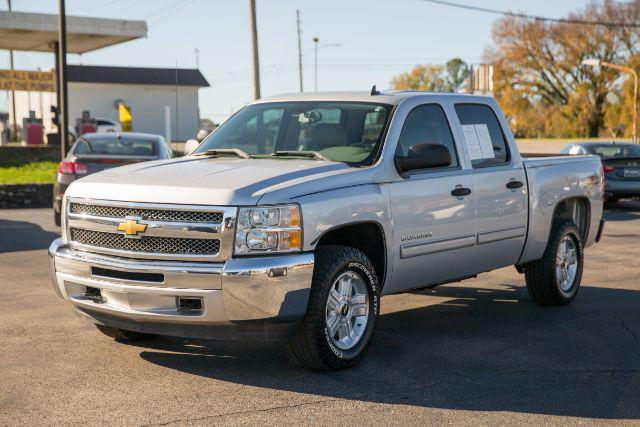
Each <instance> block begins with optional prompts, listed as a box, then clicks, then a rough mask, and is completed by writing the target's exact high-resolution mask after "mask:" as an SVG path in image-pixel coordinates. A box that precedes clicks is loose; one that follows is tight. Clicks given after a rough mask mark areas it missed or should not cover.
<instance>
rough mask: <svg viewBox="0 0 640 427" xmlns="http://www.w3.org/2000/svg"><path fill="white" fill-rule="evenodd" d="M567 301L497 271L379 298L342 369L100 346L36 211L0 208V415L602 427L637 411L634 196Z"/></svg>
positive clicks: (215, 347)
mask: <svg viewBox="0 0 640 427" xmlns="http://www.w3.org/2000/svg"><path fill="white" fill-rule="evenodd" d="M606 217H607V220H608V223H607V227H606V231H605V234H604V237H603V240H602V241H601V242H600V244H598V245H596V246H595V247H592V248H590V249H589V250H587V252H586V261H585V274H584V277H583V282H582V286H583V287H582V289H581V291H580V295H579V296H578V298H577V300H576V301H575V302H574V303H573V304H572V305H571V306H568V307H554V308H544V307H539V306H537V305H536V304H535V303H534V302H533V301H532V300H531V299H530V298H529V296H528V295H527V292H526V289H525V288H524V278H523V277H522V276H520V275H519V274H517V272H516V271H515V269H513V268H507V269H502V270H499V271H496V272H492V273H488V274H484V275H481V276H480V277H478V278H477V279H474V280H469V281H465V282H462V283H459V284H456V285H447V286H443V287H440V288H438V289H436V290H433V291H425V292H421V293H417V294H405V295H396V296H389V297H385V298H383V300H382V316H381V320H380V323H379V330H378V333H377V335H376V337H375V341H374V345H373V347H372V349H371V350H370V352H369V353H368V355H367V356H366V357H365V359H364V360H363V361H362V363H361V364H360V365H358V366H357V367H356V368H354V369H351V370H348V371H344V372H337V373H318V372H313V371H308V370H305V369H303V368H298V367H294V366H291V365H290V364H288V362H287V361H286V359H285V358H284V356H283V355H282V352H281V351H280V347H279V346H277V345H273V344H238V343H235V344H234V343H225V342H213V341H200V340H185V339H178V338H159V339H157V340H154V341H150V342H147V343H145V344H144V346H136V345H127V344H122V343H118V342H115V341H112V340H110V339H108V338H106V337H105V336H103V335H101V334H100V333H99V332H98V331H97V330H95V328H94V327H93V326H92V325H91V324H89V323H87V322H86V321H83V320H81V319H79V318H77V317H76V316H75V315H74V314H73V311H72V309H71V307H70V306H69V305H68V304H66V303H64V302H63V301H61V300H59V299H58V298H57V297H56V296H55V294H54V291H53V289H52V287H51V284H50V282H49V276H48V265H47V255H46V248H47V247H48V244H49V243H50V241H51V240H53V239H54V238H55V237H56V236H57V231H56V229H55V227H54V226H53V221H52V215H51V212H50V210H46V209H42V210H40V209H34V210H0V424H2V425H16V424H54V423H55V424H60V423H63V424H69V423H83V424H102V423H117V424H121V425H144V424H187V423H193V424H258V423H259V424H283V423H284V422H286V423H288V424H294V425H295V424H301V423H304V424H311V423H314V424H315V423H318V424H336V423H339V424H412V425H415V424H433V423H438V424H443V423H447V424H449V423H451V424H454V423H455V424H498V423H499V424H515V423H517V424H524V423H526V424H536V423H537V424H542V423H544V424H548V423H554V424H565V423H566V424H574V423H576V422H582V423H588V424H601V423H604V422H607V421H611V420H613V421H622V420H630V421H632V422H635V423H637V422H638V420H640V281H639V280H638V277H640V247H639V246H640V203H635V204H634V203H631V202H623V203H621V204H620V205H618V206H617V207H616V208H615V209H613V210H611V211H609V212H607V214H606Z"/></svg>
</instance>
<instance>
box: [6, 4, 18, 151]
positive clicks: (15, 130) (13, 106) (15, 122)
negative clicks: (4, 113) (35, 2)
mask: <svg viewBox="0 0 640 427" xmlns="http://www.w3.org/2000/svg"><path fill="white" fill-rule="evenodd" d="M7 9H9V12H11V0H7ZM9 70H10V71H11V74H13V50H9ZM9 95H10V96H11V114H12V115H13V137H14V138H15V139H19V137H18V117H17V116H16V91H15V90H13V89H11V91H10V92H9Z"/></svg>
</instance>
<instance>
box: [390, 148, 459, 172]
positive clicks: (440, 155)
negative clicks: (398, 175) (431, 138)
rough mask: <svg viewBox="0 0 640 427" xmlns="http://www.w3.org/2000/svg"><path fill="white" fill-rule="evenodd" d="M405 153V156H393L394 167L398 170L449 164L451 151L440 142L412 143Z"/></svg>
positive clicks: (404, 170)
mask: <svg viewBox="0 0 640 427" xmlns="http://www.w3.org/2000/svg"><path fill="white" fill-rule="evenodd" d="M407 154H408V155H407V156H396V157H395V164H396V168H397V169H398V171H400V172H409V171H412V170H416V169H428V168H441V167H446V166H450V165H451V153H449V149H448V148H447V147H445V146H444V145H441V144H431V143H422V144H414V145H412V146H411V147H409V152H408V153H407Z"/></svg>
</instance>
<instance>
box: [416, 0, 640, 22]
mask: <svg viewBox="0 0 640 427" xmlns="http://www.w3.org/2000/svg"><path fill="white" fill-rule="evenodd" d="M421 1H423V2H426V3H434V4H439V5H442V6H449V7H457V8H459V9H467V10H473V11H476V12H484V13H492V14H494V15H502V16H512V17H514V18H524V19H531V20H534V21H543V22H557V23H562V24H574V25H594V26H602V27H609V28H640V24H634V23H629V22H607V21H587V20H583V19H565V18H549V17H547V16H539V15H529V14H527V13H519V12H508V11H505V10H497V9H488V8H486V7H479V6H471V5H468V4H461V3H453V2H450V1H444V0H421Z"/></svg>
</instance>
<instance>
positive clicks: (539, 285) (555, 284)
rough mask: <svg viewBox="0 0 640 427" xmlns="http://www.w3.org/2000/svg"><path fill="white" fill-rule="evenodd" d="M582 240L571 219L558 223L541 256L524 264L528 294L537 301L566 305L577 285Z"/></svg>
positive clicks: (582, 258)
mask: <svg viewBox="0 0 640 427" xmlns="http://www.w3.org/2000/svg"><path fill="white" fill-rule="evenodd" d="M583 262H584V255H583V243H582V237H581V235H580V232H579V231H578V229H577V227H576V225H575V224H574V223H573V221H563V222H561V223H560V224H558V225H557V226H556V227H555V228H554V229H553V231H552V232H551V236H549V242H547V248H546V250H545V252H544V256H543V257H542V258H541V259H539V260H537V261H533V262H530V263H528V264H526V265H525V266H524V270H525V279H526V282H527V290H528V291H529V295H530V296H531V298H533V299H534V300H535V301H536V302H537V303H538V304H540V305H567V304H569V303H571V301H573V299H574V298H575V297H576V295H577V294H578V290H579V289H580V281H581V280H582V268H583Z"/></svg>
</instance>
